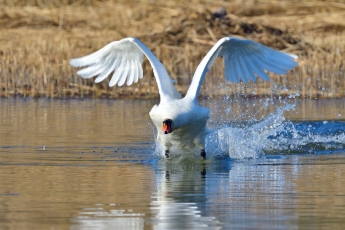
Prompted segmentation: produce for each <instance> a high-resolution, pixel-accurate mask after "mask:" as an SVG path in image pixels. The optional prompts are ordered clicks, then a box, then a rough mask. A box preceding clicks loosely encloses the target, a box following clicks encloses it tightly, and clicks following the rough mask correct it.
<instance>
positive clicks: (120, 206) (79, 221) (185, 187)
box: [0, 98, 345, 229]
mask: <svg viewBox="0 0 345 230" xmlns="http://www.w3.org/2000/svg"><path fill="white" fill-rule="evenodd" d="M344 101H345V100H297V99H296V100H295V99H291V100H290V101H279V100H271V99H255V100H254V99H250V100H248V99H230V98H228V99H227V98H224V100H217V101H203V102H202V104H204V105H207V106H208V107H210V108H211V109H212V119H211V121H210V122H209V129H210V134H209V136H208V138H207V150H208V156H209V159H208V160H207V161H205V162H204V161H202V160H201V159H200V157H194V158H193V156H189V157H187V158H186V157H185V156H184V155H183V154H182V155H178V156H176V157H175V158H174V159H171V160H169V161H166V160H165V159H164V158H163V157H161V155H160V152H159V151H158V149H159V147H157V144H156V143H155V130H154V128H153V125H152V124H151V122H150V120H149V116H148V112H149V110H150V109H151V107H152V106H153V105H154V104H155V103H157V101H145V100H134V101H126V100H44V99H40V100H32V99H29V100H22V99H1V100H0V127H1V128H0V229H203V228H204V229H343V228H344V226H345V190H344V188H345V121H344V118H345V102H344ZM229 156H231V157H229Z"/></svg>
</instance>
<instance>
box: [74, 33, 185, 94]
mask: <svg viewBox="0 0 345 230" xmlns="http://www.w3.org/2000/svg"><path fill="white" fill-rule="evenodd" d="M144 55H145V56H146V57H147V59H148V60H149V62H150V63H151V66H152V68H153V73H154V75H155V78H156V81H157V85H158V90H159V93H160V96H161V97H163V98H164V97H172V98H180V97H181V95H180V94H179V93H178V92H177V91H176V89H175V87H174V85H173V83H174V81H173V80H172V79H171V78H170V77H169V75H168V73H167V71H166V70H165V68H164V66H163V64H162V63H161V62H160V61H159V60H158V59H157V58H156V57H155V56H154V55H153V53H152V52H151V51H150V50H149V49H148V48H147V47H146V46H145V45H144V44H143V43H142V42H140V41H139V40H138V39H136V38H125V39H122V40H120V41H114V42H111V43H109V44H108V45H106V46H104V47H103V48H102V49H100V50H98V51H96V52H94V53H92V54H90V55H87V56H84V57H81V58H75V59H71V61H70V64H71V65H72V66H74V67H82V66H87V67H86V68H84V69H81V70H79V71H78V72H77V74H78V75H80V76H81V77H82V78H92V77H94V76H97V78H96V80H95V82H96V83H98V82H101V81H103V80H104V79H106V78H107V77H108V75H109V74H111V73H112V72H113V76H112V78H111V80H110V82H109V86H114V85H116V84H118V86H122V85H123V84H124V83H125V82H126V83H127V85H128V86H129V85H132V84H133V83H136V82H138V80H139V79H141V78H143V68H142V62H143V56H144Z"/></svg>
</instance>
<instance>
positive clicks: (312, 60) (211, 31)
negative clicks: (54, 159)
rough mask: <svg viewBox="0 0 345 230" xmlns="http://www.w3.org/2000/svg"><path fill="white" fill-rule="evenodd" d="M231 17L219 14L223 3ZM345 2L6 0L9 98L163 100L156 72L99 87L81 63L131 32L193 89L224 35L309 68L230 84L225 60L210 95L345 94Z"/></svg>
mask: <svg viewBox="0 0 345 230" xmlns="http://www.w3.org/2000/svg"><path fill="white" fill-rule="evenodd" d="M220 6H221V7H224V8H225V9H226V11H227V13H228V14H227V16H226V17H223V18H218V17H216V15H215V14H213V13H212V12H214V10H215V9H217V7H220ZM344 8H345V4H343V3H341V2H336V1H328V2H322V1H316V0H313V1H312V0H311V1H304V2H300V1H271V2H269V3H267V2H264V1H245V2H244V1H232V2H230V3H227V2H223V1H207V0H206V1H202V0H194V1H182V0H180V1H164V2H163V1H157V2H155V3H152V2H151V1H144V0H140V1H134V0H133V1H93V0H79V1H71V0H69V1H68V0H65V1H43V0H31V1H30V0H26V1H21V0H15V1H6V0H2V1H1V0H0V33H1V40H0V95H1V96H3V97H9V96H15V95H19V96H24V97H25V96H31V97H39V96H45V97H83V96H93V97H112V98H113V97H114V98H118V97H133V98H143V97H157V96H158V91H157V88H156V82H155V79H154V77H153V75H152V70H151V67H150V66H149V65H148V63H147V62H145V63H144V70H145V75H144V76H145V77H144V79H143V80H142V81H140V82H139V83H138V84H136V85H134V86H131V87H121V88H119V87H113V88H109V87H108V86H107V83H108V81H109V80H106V81H105V82H102V83H100V84H94V83H93V81H92V80H83V79H81V78H80V77H78V76H77V75H76V73H75V72H76V71H75V69H73V68H72V67H70V66H69V64H68V61H69V59H70V58H72V57H78V56H82V55H85V54H88V53H90V52H93V51H95V50H97V49H99V48H101V47H102V46H104V45H105V44H107V43H108V42H111V41H113V40H118V39H121V38H123V37H127V36H135V37H138V38H140V39H141V40H142V41H143V42H144V43H145V44H147V45H148V47H149V48H151V49H152V51H153V52H154V53H155V54H156V55H157V57H158V58H159V59H160V60H161V61H162V63H163V64H164V65H165V66H166V68H167V70H168V72H169V73H170V75H171V77H172V78H173V79H175V80H176V86H177V88H178V90H179V91H181V92H182V93H185V92H186V90H187V88H188V85H189V83H190V81H191V78H192V76H193V73H194V71H195V68H196V66H197V64H198V63H199V62H200V60H201V59H202V57H203V56H204V55H205V54H206V52H207V51H208V50H209V49H210V47H211V46H212V45H213V44H214V43H215V42H216V41H217V40H218V39H220V38H221V37H224V36H235V37H242V38H250V39H253V40H256V41H258V42H261V43H263V44H265V45H268V46H271V47H274V48H276V49H280V50H284V51H286V52H291V53H295V54H298V55H299V59H298V62H299V67H298V68H296V69H294V70H293V71H291V72H290V73H289V74H288V75H287V76H276V75H271V76H272V81H271V82H264V81H261V80H258V81H257V82H256V83H249V84H231V83H230V84H225V83H224V80H223V77H222V70H223V66H222V63H221V60H217V62H216V64H215V65H214V67H213V68H212V69H211V71H210V72H209V73H208V76H207V77H206V78H205V81H204V84H203V87H202V90H201V94H202V95H204V96H208V97H218V96H222V95H225V94H243V95H252V96H257V95H281V96H288V95H290V94H295V95H297V96H301V97H308V98H320V97H327V98H333V97H343V96H345V80H344V73H343V71H342V68H343V66H344V62H345V59H344V54H345V52H344V51H345V39H344V38H345V32H344V28H345V23H344V22H345V20H344V19H345V13H344V12H345V11H344Z"/></svg>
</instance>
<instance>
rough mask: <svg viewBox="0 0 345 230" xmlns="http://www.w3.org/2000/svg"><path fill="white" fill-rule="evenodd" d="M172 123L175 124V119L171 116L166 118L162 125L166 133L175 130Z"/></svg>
mask: <svg viewBox="0 0 345 230" xmlns="http://www.w3.org/2000/svg"><path fill="white" fill-rule="evenodd" d="M172 124H173V121H172V120H171V119H169V118H167V119H164V121H163V125H162V130H163V133H164V134H168V133H171V132H172V131H173V129H172Z"/></svg>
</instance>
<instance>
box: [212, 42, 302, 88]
mask: <svg viewBox="0 0 345 230" xmlns="http://www.w3.org/2000/svg"><path fill="white" fill-rule="evenodd" d="M220 47H221V51H220V52H219V54H218V55H219V56H223V57H224V67H225V68H229V71H228V74H230V76H227V77H226V79H227V80H230V81H231V82H237V83H238V82H239V81H238V78H240V79H241V80H242V81H243V82H247V79H248V78H249V79H250V80H252V81H253V80H254V79H253V78H252V77H253V74H256V75H257V76H258V77H260V78H262V79H263V80H265V81H269V77H268V75H267V74H266V73H265V71H264V70H267V71H270V72H273V73H276V74H286V73H287V72H288V71H289V70H290V69H292V68H293V67H295V66H296V65H297V63H296V62H295V61H294V59H295V58H297V56H296V55H291V54H286V53H282V52H279V51H276V50H274V49H271V48H269V47H267V46H264V45H262V44H260V43H257V42H254V41H251V40H242V39H237V38H231V39H229V40H226V41H224V43H223V44H222V45H221V46H220ZM225 57H227V58H225ZM241 60H243V61H241ZM232 62H233V63H232ZM231 67H232V69H233V70H231ZM252 73H253V74H252ZM254 81H255V80H254Z"/></svg>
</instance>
